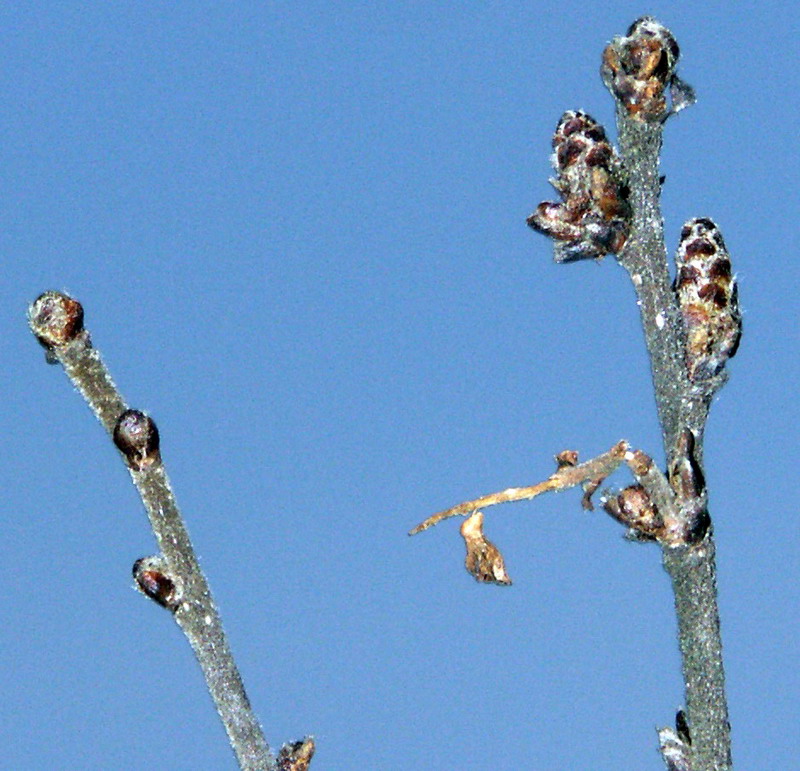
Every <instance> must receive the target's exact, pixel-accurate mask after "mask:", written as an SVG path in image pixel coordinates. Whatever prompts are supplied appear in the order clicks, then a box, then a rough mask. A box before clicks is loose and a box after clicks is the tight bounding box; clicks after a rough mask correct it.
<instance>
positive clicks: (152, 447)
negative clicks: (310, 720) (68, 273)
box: [29, 292, 313, 771]
mask: <svg viewBox="0 0 800 771" xmlns="http://www.w3.org/2000/svg"><path fill="white" fill-rule="evenodd" d="M29 321H30V326H31V330H32V331H33V333H34V334H35V335H36V337H37V339H38V340H39V342H40V343H41V344H42V345H43V346H44V347H45V349H46V351H47V357H48V361H50V362H53V363H55V362H58V363H60V364H61V365H62V366H63V367H64V370H65V371H66V373H67V375H68V376H69V378H70V380H72V382H73V384H74V385H75V387H76V388H77V389H78V390H79V391H80V392H81V394H82V395H83V397H84V398H85V399H86V401H87V402H88V404H89V406H90V407H91V408H92V410H93V411H94V413H95V415H96V416H97V418H98V420H99V421H100V422H101V423H102V424H103V426H104V427H105V429H106V431H108V433H109V434H111V435H112V436H113V439H114V442H115V444H116V445H117V447H118V449H119V450H120V452H121V453H122V455H123V457H124V459H125V462H126V464H127V466H128V470H129V471H130V474H131V477H132V479H133V483H134V484H135V485H136V489H137V490H138V491H139V495H140V496H141V498H142V502H143V503H144V507H145V509H146V511H147V515H148V517H149V518H150V524H151V525H152V528H153V532H154V534H155V536H156V540H157V541H158V546H159V549H160V550H161V553H160V554H159V555H156V556H154V557H149V558H144V559H141V560H137V561H136V563H135V564H134V569H133V572H134V578H135V580H136V583H137V585H138V587H139V589H140V590H141V591H142V592H143V593H144V594H146V595H147V596H149V597H150V598H151V599H153V600H155V601H156V602H157V603H158V604H160V605H162V606H163V607H165V608H167V609H168V610H169V611H170V613H171V614H172V616H173V618H174V619H175V621H176V622H177V624H178V626H179V627H180V628H181V630H182V631H183V633H184V634H185V635H186V638H187V639H188V640H189V644H190V645H191V646H192V650H193V651H194V654H195V656H196V658H197V661H198V663H199V664H200V668H201V669H202V671H203V676H204V677H205V680H206V685H207V686H208V690H209V693H210V694H211V698H212V699H213V700H214V704H215V706H216V708H217V712H218V713H219V716H220V718H221V720H222V723H223V725H224V726H225V730H226V731H227V733H228V739H229V740H230V743H231V747H232V748H233V751H234V752H235V754H236V757H237V759H238V761H239V766H240V767H241V768H242V769H243V771H276V769H277V766H276V761H275V759H274V758H273V756H272V754H271V752H270V750H269V747H268V745H267V743H266V740H265V738H264V733H263V731H262V729H261V726H260V725H259V722H258V720H257V718H256V716H255V714H254V712H253V710H252V708H251V706H250V702H249V700H248V698H247V694H246V693H245V689H244V684H243V683H242V679H241V676H240V675H239V671H238V669H237V668H236V664H235V662H234V660H233V655H232V653H231V650H230V647H229V646H228V640H227V637H226V635H225V631H224V629H223V627H222V621H221V619H220V616H219V613H218V611H217V608H216V605H215V604H214V600H213V598H212V596H211V591H210V589H209V586H208V582H207V581H206V578H205V576H204V575H203V572H202V570H201V569H200V565H199V564H198V561H197V557H196V556H195V553H194V549H193V547H192V544H191V541H190V539H189V534H188V532H187V530H186V526H185V525H184V522H183V518H182V516H181V513H180V511H179V509H178V506H177V503H176V502H175V496H174V495H173V493H172V488H171V487H170V484H169V479H168V478H167V473H166V471H165V469H164V465H163V463H162V461H161V452H160V447H159V436H158V429H157V428H156V425H155V423H154V422H153V420H152V419H151V418H150V417H148V416H146V415H145V414H144V413H142V412H139V411H138V410H130V409H128V408H127V405H126V404H125V402H124V400H123V398H122V396H121V395H120V393H119V391H118V390H117V388H116V386H115V385H114V382H113V380H112V379H111V376H110V375H109V373H108V370H107V369H106V367H105V364H103V361H102V359H101V358H100V354H99V352H98V351H97V350H96V349H95V348H93V347H92V344H91V340H90V337H89V333H88V332H87V331H86V330H85V329H84V328H83V308H82V307H81V305H80V303H78V302H77V301H75V300H73V299H72V298H71V297H68V296H67V295H65V294H61V293H60V292H45V293H44V294H43V295H41V296H40V297H39V298H38V299H37V300H36V301H35V302H34V303H33V304H32V305H31V308H30V310H29ZM308 751H309V750H308V749H307V750H306V753H307V754H308ZM310 752H311V754H313V743H312V744H311V746H310ZM308 760H310V755H308ZM287 762H288V761H287ZM285 767H286V768H298V769H300V768H302V766H300V765H296V766H285Z"/></svg>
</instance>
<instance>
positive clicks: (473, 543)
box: [461, 511, 511, 586]
mask: <svg viewBox="0 0 800 771" xmlns="http://www.w3.org/2000/svg"><path fill="white" fill-rule="evenodd" d="M461 536H462V537H463V539H464V543H465V544H466V546H467V558H466V560H465V561H464V566H465V567H466V568H467V571H468V572H469V573H471V574H472V576H473V577H474V578H475V580H476V581H480V582H483V583H487V584H500V585H501V586H510V585H511V579H510V578H509V577H508V573H506V565H505V561H504V560H503V555H502V554H500V550H499V549H498V548H497V547H496V546H495V545H494V544H493V543H492V542H491V541H490V540H489V539H488V538H487V537H486V536H485V535H484V534H483V512H482V511H475V512H473V513H472V514H470V516H469V517H467V518H466V519H465V520H464V523H463V524H462V525H461Z"/></svg>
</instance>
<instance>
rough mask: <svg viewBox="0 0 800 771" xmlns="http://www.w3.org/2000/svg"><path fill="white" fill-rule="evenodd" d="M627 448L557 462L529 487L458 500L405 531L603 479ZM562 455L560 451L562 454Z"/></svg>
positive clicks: (414, 531)
mask: <svg viewBox="0 0 800 771" xmlns="http://www.w3.org/2000/svg"><path fill="white" fill-rule="evenodd" d="M627 451H628V443H627V442H625V441H624V440H623V441H620V442H618V443H617V444H615V445H614V446H613V447H612V448H611V449H610V450H609V451H608V452H604V453H603V454H602V455H598V456H597V457H596V458H592V459H591V460H589V461H586V463H581V464H580V465H568V464H563V465H560V466H559V468H558V470H557V471H556V472H555V474H553V475H552V476H550V477H548V478H547V479H545V480H544V482H539V483H538V484H535V485H530V486H529V487H509V488H508V489H506V490H501V491H500V492H499V493H490V494H489V495H482V496H481V497H480V498H475V499H473V500H471V501H465V502H464V503H459V504H458V505H457V506H453V507H451V508H449V509H445V510H444V511H440V512H437V513H436V514H433V515H432V516H430V517H428V518H427V519H426V520H425V521H424V522H421V523H420V524H419V525H417V526H416V527H415V528H413V529H412V530H410V531H409V533H408V534H409V535H416V534H417V533H421V532H422V531H423V530H427V529H428V528H429V527H433V526H434V525H438V524H439V522H442V521H443V520H445V519H449V518H450V517H458V516H462V517H465V516H468V515H469V514H472V512H473V511H477V510H478V509H484V508H486V507H487V506H494V505H496V504H498V503H510V502H511V501H528V500H530V499H531V498H535V497H536V496H537V495H541V494H542V493H546V492H550V491H553V492H559V491H561V490H567V489H569V488H570V487H575V486H576V485H580V484H584V483H586V482H591V481H593V480H596V479H598V478H600V479H604V478H605V477H607V476H608V475H609V474H611V472H612V471H614V470H615V469H616V468H617V466H619V464H620V463H622V461H623V460H624V459H625V454H626V453H627ZM562 454H563V453H562Z"/></svg>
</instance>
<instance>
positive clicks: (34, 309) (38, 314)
mask: <svg viewBox="0 0 800 771" xmlns="http://www.w3.org/2000/svg"><path fill="white" fill-rule="evenodd" d="M28 323H29V325H30V328H31V331H32V332H33V334H34V335H35V336H36V339H37V340H38V341H39V343H40V344H41V345H42V346H43V347H44V348H45V349H46V351H47V361H48V362H50V363H54V362H55V360H56V359H55V356H54V352H55V350H56V349H58V348H61V347H62V346H64V345H66V344H67V343H70V342H72V341H73V340H75V338H77V337H78V335H80V333H81V332H83V306H82V305H81V304H80V303H79V302H78V301H77V300H74V299H73V298H72V297H70V296H69V295H67V294H64V293H63V292H54V291H49V292H44V293H43V294H41V295H39V297H37V298H36V299H35V300H34V301H33V302H32V303H31V305H30V308H29V309H28Z"/></svg>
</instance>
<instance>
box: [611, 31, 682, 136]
mask: <svg viewBox="0 0 800 771" xmlns="http://www.w3.org/2000/svg"><path fill="white" fill-rule="evenodd" d="M679 57H680V48H679V46H678V42H677V41H676V40H675V38H674V37H673V35H672V33H671V32H670V31H669V30H668V29H667V28H666V27H665V26H663V25H662V24H661V23H659V22H658V21H656V20H655V19H654V18H653V17H652V16H643V17H642V18H640V19H637V20H636V21H635V22H633V24H631V26H630V27H629V28H628V32H627V34H626V35H625V36H617V37H615V38H614V39H613V40H612V41H611V42H610V43H609V44H608V45H607V46H606V48H605V50H604V51H603V61H602V65H601V67H600V74H601V76H602V78H603V83H605V85H606V88H608V90H609V91H610V92H611V94H612V95H613V96H614V98H615V99H616V100H617V101H618V102H619V103H620V104H621V105H622V106H623V107H624V108H625V110H626V112H627V113H628V117H629V118H631V119H633V120H636V121H640V122H642V123H658V122H661V121H664V120H665V119H666V118H668V117H669V116H670V115H672V114H673V113H676V112H678V111H679V110H682V109H683V108H684V107H688V106H689V105H690V104H692V103H694V101H695V95H694V91H693V90H692V88H691V86H689V85H687V84H686V83H684V82H683V81H681V80H680V78H678V76H677V75H676V74H675V68H676V66H677V64H678V58H679ZM667 93H668V94H669V95H670V98H671V101H672V105H671V107H668V106H667Z"/></svg>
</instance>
